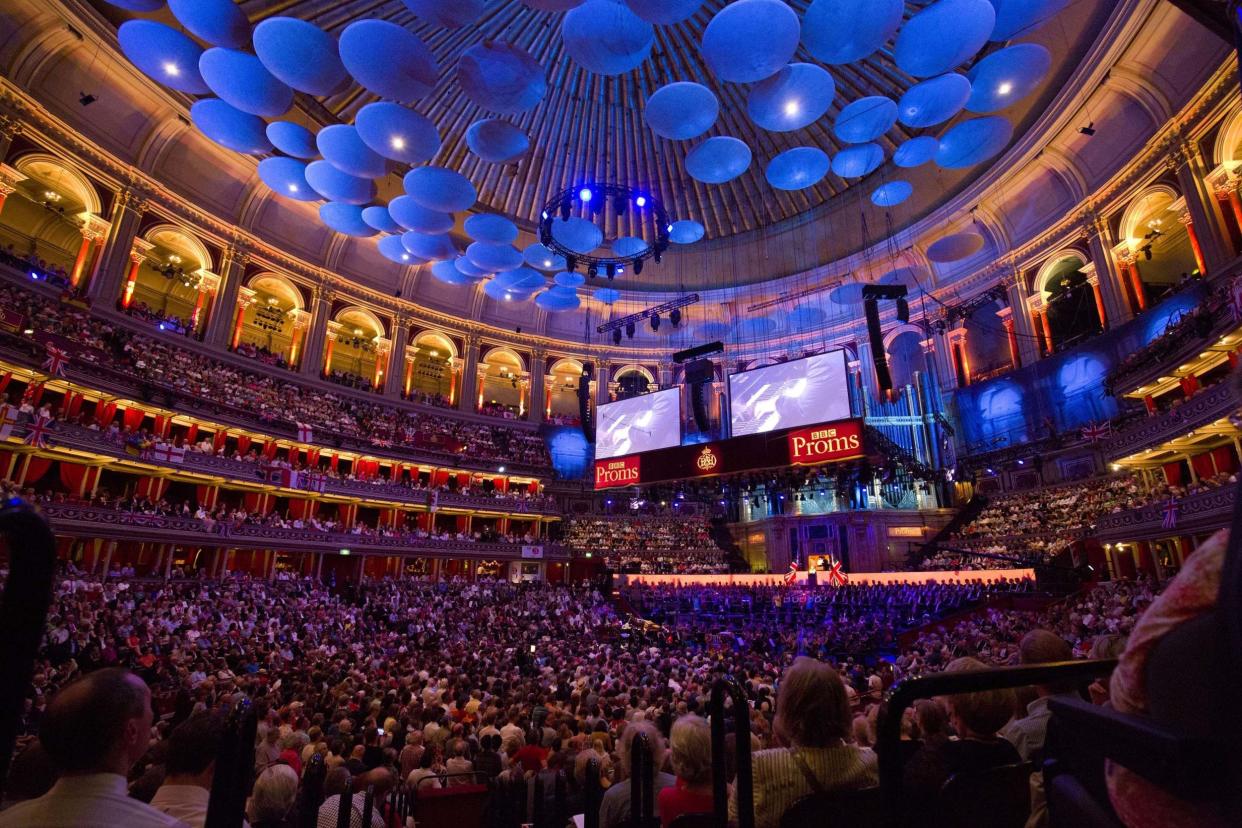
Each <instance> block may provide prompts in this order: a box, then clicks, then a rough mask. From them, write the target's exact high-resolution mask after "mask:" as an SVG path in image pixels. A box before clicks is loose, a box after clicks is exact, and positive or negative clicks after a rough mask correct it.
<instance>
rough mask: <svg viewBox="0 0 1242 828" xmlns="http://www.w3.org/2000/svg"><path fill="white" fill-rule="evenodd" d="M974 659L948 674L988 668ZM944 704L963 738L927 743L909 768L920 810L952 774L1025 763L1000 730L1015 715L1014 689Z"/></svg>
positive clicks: (952, 665)
mask: <svg viewBox="0 0 1242 828" xmlns="http://www.w3.org/2000/svg"><path fill="white" fill-rule="evenodd" d="M986 669H988V666H987V665H986V664H984V663H983V662H981V661H979V660H977V659H974V658H957V659H954V660H953V661H951V662H949V665H948V666H947V667H946V668H945V672H948V673H954V672H961V671H966V670H986ZM943 703H944V705H945V707H946V709H947V712H948V715H949V723H950V724H951V725H952V726H953V731H954V732H955V733H956V734H957V739H954V740H950V741H944V742H941V743H940V744H939V745H930V744H929V745H925V746H924V747H922V748H921V749H919V751H918V752H917V753H915V754H914V756H912V757H911V758H910V761H909V762H907V763H906V767H905V785H904V789H905V793H906V795H907V801H908V802H909V803H910V806H911V808H912V809H914V812H915V813H918V812H920V811H926V809H927V808H929V807H931V805H932V803H934V801H935V800H936V797H937V796H938V795H939V793H940V789H941V788H942V787H943V786H944V783H945V782H947V781H948V779H949V777H951V776H953V775H954V774H956V773H965V772H969V771H982V770H987V769H988V768H996V767H1001V766H1003V765H1014V764H1017V763H1018V762H1020V761H1022V758H1021V757H1020V756H1019V755H1018V751H1017V750H1016V749H1015V748H1014V746H1013V745H1012V744H1010V743H1009V742H1008V741H1006V740H1005V739H1002V738H1001V737H1000V736H999V735H998V734H997V731H999V730H1000V729H1001V728H1002V727H1004V726H1005V723H1006V722H1007V721H1009V718H1010V717H1011V716H1012V715H1013V710H1014V694H1013V691H1012V690H1009V689H997V690H980V691H978V692H975V693H958V694H956V695H953V696H945V697H944V698H943Z"/></svg>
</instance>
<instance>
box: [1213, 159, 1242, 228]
mask: <svg viewBox="0 0 1242 828" xmlns="http://www.w3.org/2000/svg"><path fill="white" fill-rule="evenodd" d="M1240 180H1242V179H1239V177H1238V175H1237V173H1234V172H1232V171H1230V172H1228V173H1226V174H1225V176H1224V178H1223V179H1222V181H1221V183H1220V184H1218V185H1217V187H1216V197H1217V198H1218V199H1220V200H1222V201H1227V202H1228V203H1229V209H1230V210H1231V211H1233V220H1234V222H1235V223H1236V224H1237V225H1238V232H1239V233H1242V197H1239V196H1238V182H1239V181H1240Z"/></svg>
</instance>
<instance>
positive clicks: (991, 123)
mask: <svg viewBox="0 0 1242 828" xmlns="http://www.w3.org/2000/svg"><path fill="white" fill-rule="evenodd" d="M1012 138H1013V124H1011V123H1009V121H1008V120H1007V119H1006V118H1003V117H1001V116H1000V115H990V116H988V117H986V118H975V119H974V120H971V121H962V122H961V123H959V124H956V125H954V126H953V127H951V128H950V129H949V131H948V132H946V133H945V134H944V135H941V136H940V149H939V150H938V151H937V152H936V163H937V164H939V165H940V166H941V167H944V168H945V169H946V170H960V169H964V168H966V167H973V166H974V165H975V164H980V163H982V162H984V161H987V160H988V159H989V158H991V157H993V156H995V155H997V154H998V153H1000V151H1001V150H1003V149H1004V148H1005V147H1007V146H1009V141H1010V139H1012Z"/></svg>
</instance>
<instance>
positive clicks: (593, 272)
mask: <svg viewBox="0 0 1242 828" xmlns="http://www.w3.org/2000/svg"><path fill="white" fill-rule="evenodd" d="M598 275H599V268H597V267H596V266H595V265H588V266H587V278H588V279H594V278H595V277H596V276H598Z"/></svg>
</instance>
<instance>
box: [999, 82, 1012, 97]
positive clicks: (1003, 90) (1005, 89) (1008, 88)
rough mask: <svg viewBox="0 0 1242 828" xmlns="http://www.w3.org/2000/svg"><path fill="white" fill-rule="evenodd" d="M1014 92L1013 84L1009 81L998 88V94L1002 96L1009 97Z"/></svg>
mask: <svg viewBox="0 0 1242 828" xmlns="http://www.w3.org/2000/svg"><path fill="white" fill-rule="evenodd" d="M1012 91H1013V84H1012V83H1010V82H1009V81H1005V82H1004V83H1002V84H1001V85H1000V86H998V87H996V92H997V94H1000V95H1008V94H1009V93H1010V92H1012Z"/></svg>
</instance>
